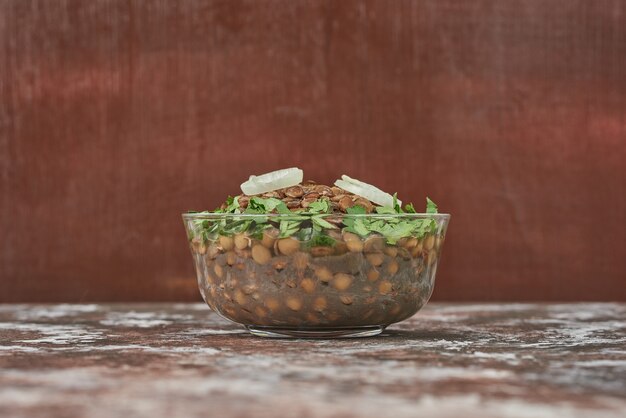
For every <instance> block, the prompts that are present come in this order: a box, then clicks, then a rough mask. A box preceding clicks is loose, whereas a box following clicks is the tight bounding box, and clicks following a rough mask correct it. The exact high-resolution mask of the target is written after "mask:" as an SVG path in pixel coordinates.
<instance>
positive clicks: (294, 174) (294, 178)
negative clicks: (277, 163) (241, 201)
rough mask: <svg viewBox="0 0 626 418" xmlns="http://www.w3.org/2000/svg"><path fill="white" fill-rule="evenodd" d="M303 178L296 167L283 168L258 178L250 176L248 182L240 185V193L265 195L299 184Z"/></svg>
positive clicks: (300, 171)
mask: <svg viewBox="0 0 626 418" xmlns="http://www.w3.org/2000/svg"><path fill="white" fill-rule="evenodd" d="M303 176H304V173H303V172H302V170H300V169H299V168H297V167H292V168H283V169H282V170H276V171H272V172H270V173H265V174H261V175H259V176H250V178H249V179H248V181H245V182H243V183H242V184H241V191H242V192H243V193H244V194H246V195H248V196H252V195H255V194H261V193H267V192H271V191H274V190H278V189H282V188H285V187H291V186H295V185H296V184H300V183H302V178H303Z"/></svg>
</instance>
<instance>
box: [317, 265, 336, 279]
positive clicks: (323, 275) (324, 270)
mask: <svg viewBox="0 0 626 418" xmlns="http://www.w3.org/2000/svg"><path fill="white" fill-rule="evenodd" d="M315 275H316V276H317V278H318V279H320V281H322V282H326V283H328V282H330V280H331V279H332V278H333V273H331V271H330V270H329V269H328V267H324V266H321V267H317V268H316V269H315Z"/></svg>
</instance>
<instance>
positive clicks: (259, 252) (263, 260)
mask: <svg viewBox="0 0 626 418" xmlns="http://www.w3.org/2000/svg"><path fill="white" fill-rule="evenodd" d="M271 258H272V254H271V253H270V250H268V249H267V248H266V247H264V246H262V245H258V244H257V245H255V246H254V247H252V259H253V260H254V261H256V262H257V263H258V264H267V263H268V262H269V261H270V259H271Z"/></svg>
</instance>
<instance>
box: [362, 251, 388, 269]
mask: <svg viewBox="0 0 626 418" xmlns="http://www.w3.org/2000/svg"><path fill="white" fill-rule="evenodd" d="M365 258H366V259H367V262H368V263H370V264H371V265H372V266H374V267H378V266H380V265H381V264H382V263H383V261H385V256H384V255H382V253H371V254H368V255H366V256H365Z"/></svg>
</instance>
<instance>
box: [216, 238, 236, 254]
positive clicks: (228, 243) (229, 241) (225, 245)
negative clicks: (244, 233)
mask: <svg viewBox="0 0 626 418" xmlns="http://www.w3.org/2000/svg"><path fill="white" fill-rule="evenodd" d="M219 242H220V246H221V247H222V249H223V250H224V251H229V250H232V249H233V246H234V245H235V243H234V241H233V238H232V237H227V236H224V235H220V238H219Z"/></svg>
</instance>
